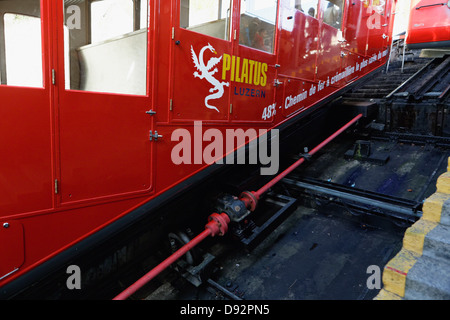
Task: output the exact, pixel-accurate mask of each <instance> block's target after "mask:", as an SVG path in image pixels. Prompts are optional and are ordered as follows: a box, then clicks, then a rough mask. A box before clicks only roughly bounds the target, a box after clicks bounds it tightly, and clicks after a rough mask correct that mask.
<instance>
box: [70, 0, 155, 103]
mask: <svg viewBox="0 0 450 320" xmlns="http://www.w3.org/2000/svg"><path fill="white" fill-rule="evenodd" d="M147 2H148V1H146V0H96V1H90V0H78V1H76V2H75V3H76V4H72V3H74V2H73V1H65V4H66V5H65V10H64V15H65V16H64V21H65V25H64V28H65V37H64V40H65V43H64V46H65V72H66V74H65V79H66V80H65V81H66V89H70V90H82V91H93V92H105V93H122V94H135V95H145V94H146V93H147V90H146V88H147V81H146V80H147V72H146V70H147V28H146V26H147V25H148V21H147V20H148V18H147V17H148V5H147ZM77 18H78V19H79V21H77Z"/></svg>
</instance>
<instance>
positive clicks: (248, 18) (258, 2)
mask: <svg viewBox="0 0 450 320" xmlns="http://www.w3.org/2000/svg"><path fill="white" fill-rule="evenodd" d="M277 7H278V1H277V0H241V30H240V37H239V43H240V44H242V45H245V46H247V47H251V48H255V49H258V50H262V51H266V52H271V53H272V52H273V47H274V39H275V36H274V35H275V25H276V22H277Z"/></svg>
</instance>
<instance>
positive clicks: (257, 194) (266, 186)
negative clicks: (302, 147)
mask: <svg viewBox="0 0 450 320" xmlns="http://www.w3.org/2000/svg"><path fill="white" fill-rule="evenodd" d="M361 117H362V114H359V115H357V116H356V117H355V118H353V119H352V120H351V121H350V122H348V123H347V124H346V125H345V126H343V127H342V128H340V129H339V130H338V131H336V132H335V133H333V134H332V135H331V136H329V137H328V138H327V139H325V140H324V141H323V142H322V143H320V144H319V145H318V146H317V147H315V148H314V149H312V150H311V151H310V152H309V154H310V155H311V156H312V155H314V154H315V153H316V152H317V151H319V150H320V149H322V148H323V147H324V146H325V145H327V144H328V143H329V142H330V141H332V140H333V139H334V138H336V137H337V136H338V135H340V134H341V133H342V132H344V131H345V130H347V129H348V128H349V127H350V126H351V125H353V124H354V123H355V122H356V121H358V120H359V119H360V118H361ZM304 161H305V158H300V159H299V160H297V161H296V162H295V163H294V164H292V165H291V166H290V167H289V168H287V169H286V170H284V171H283V172H282V173H280V174H279V175H278V176H276V177H275V178H274V179H273V180H270V181H269V182H268V183H267V184H266V185H264V186H263V187H262V188H261V189H259V190H258V191H256V192H252V193H253V195H254V196H255V197H256V199H259V198H260V197H261V196H262V195H263V194H264V193H266V192H267V191H268V190H269V189H270V188H271V187H273V186H274V185H275V184H276V183H278V182H279V181H280V180H281V179H283V178H284V177H286V176H287V175H288V174H289V173H291V172H292V171H293V170H294V169H295V168H297V167H298V166H299V165H301V164H302V163H303V162H304Z"/></svg>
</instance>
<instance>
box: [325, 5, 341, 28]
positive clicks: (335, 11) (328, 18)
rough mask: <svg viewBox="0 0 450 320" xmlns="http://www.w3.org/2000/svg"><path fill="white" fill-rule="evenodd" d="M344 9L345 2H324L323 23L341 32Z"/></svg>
mask: <svg viewBox="0 0 450 320" xmlns="http://www.w3.org/2000/svg"><path fill="white" fill-rule="evenodd" d="M343 8H344V0H330V1H327V0H323V1H322V6H321V10H322V17H323V22H325V23H326V24H328V25H330V26H332V27H335V28H336V29H339V30H341V28H342V16H343V14H342V12H343Z"/></svg>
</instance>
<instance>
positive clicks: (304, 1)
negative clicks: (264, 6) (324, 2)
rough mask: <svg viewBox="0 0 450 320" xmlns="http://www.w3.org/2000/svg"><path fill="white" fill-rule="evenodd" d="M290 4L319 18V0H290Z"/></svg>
mask: <svg viewBox="0 0 450 320" xmlns="http://www.w3.org/2000/svg"><path fill="white" fill-rule="evenodd" d="M290 6H291V8H295V9H297V10H299V11H301V12H303V13H305V14H308V15H309V16H311V17H313V18H317V15H318V13H319V10H318V6H319V0H290Z"/></svg>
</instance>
